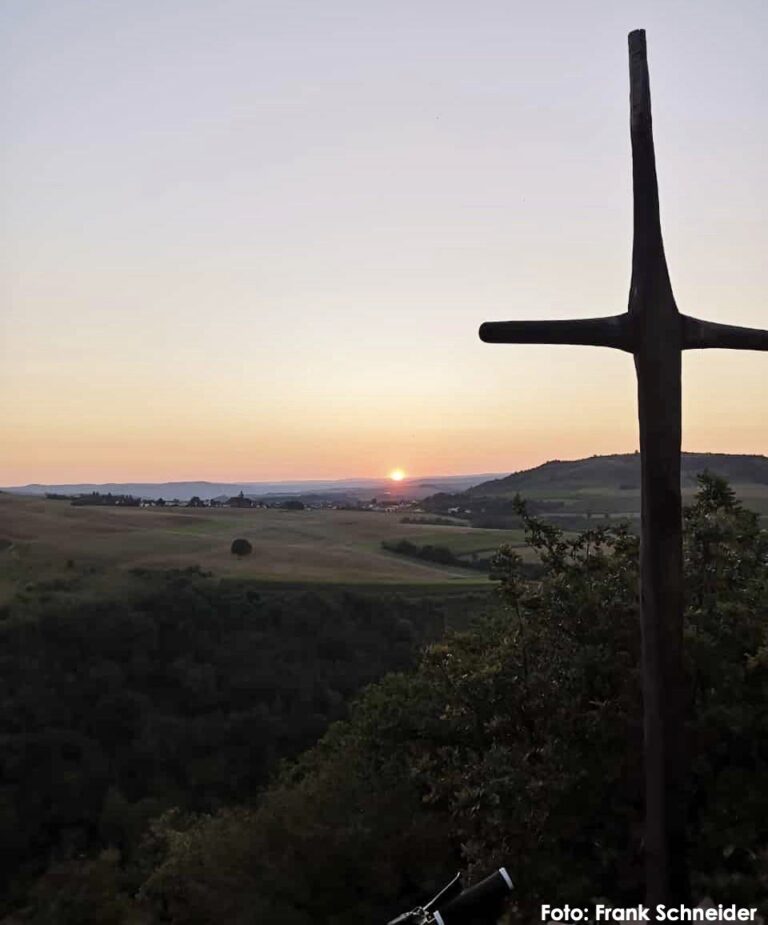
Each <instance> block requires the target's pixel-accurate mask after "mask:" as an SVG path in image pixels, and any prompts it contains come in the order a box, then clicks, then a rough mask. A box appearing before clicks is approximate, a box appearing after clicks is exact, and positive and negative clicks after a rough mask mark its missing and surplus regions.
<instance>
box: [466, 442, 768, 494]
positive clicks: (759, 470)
mask: <svg viewBox="0 0 768 925" xmlns="http://www.w3.org/2000/svg"><path fill="white" fill-rule="evenodd" d="M681 469H682V479H681V483H682V486H683V488H694V487H695V486H696V476H697V475H698V474H699V473H701V472H704V471H705V470H708V471H710V472H712V473H714V474H716V475H720V476H723V477H724V478H726V479H727V480H728V481H729V482H731V483H732V484H734V485H744V484H752V485H766V486H768V457H766V456H757V455H745V454H741V453H683V455H682V465H681ZM639 489H640V454H639V453H619V454H616V455H612V456H591V457H589V458H587V459H574V460H559V459H553V460H550V461H549V462H545V463H544V464H543V465H541V466H536V467H535V468H534V469H525V470H523V471H520V472H514V473H512V474H511V475H508V476H506V477H504V478H501V479H493V480H490V481H486V482H482V483H480V484H479V485H475V486H473V487H472V488H470V489H468V491H467V494H468V495H471V496H483V497H492V496H507V495H510V496H511V495H514V494H516V493H517V492H520V493H521V494H525V493H526V492H536V493H539V492H541V491H551V490H556V491H558V492H559V491H564V492H570V491H580V490H581V491H585V490H615V491H631V490H635V491H638V490H639Z"/></svg>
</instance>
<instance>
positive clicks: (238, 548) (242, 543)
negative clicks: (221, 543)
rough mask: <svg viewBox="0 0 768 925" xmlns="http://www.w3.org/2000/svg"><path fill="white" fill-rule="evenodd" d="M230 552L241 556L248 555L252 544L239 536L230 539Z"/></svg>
mask: <svg viewBox="0 0 768 925" xmlns="http://www.w3.org/2000/svg"><path fill="white" fill-rule="evenodd" d="M230 552H231V553H232V554H233V555H235V556H238V558H242V557H243V556H250V554H251V553H252V552H253V546H251V544H250V543H249V542H248V540H246V539H243V538H242V537H239V538H238V539H236V540H232V546H231V547H230Z"/></svg>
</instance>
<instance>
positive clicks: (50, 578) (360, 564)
mask: <svg viewBox="0 0 768 925" xmlns="http://www.w3.org/2000/svg"><path fill="white" fill-rule="evenodd" d="M236 537H245V538H246V539H247V540H249V542H250V543H251V544H252V546H253V552H252V554H251V555H249V556H246V557H244V558H242V559H238V558H237V557H236V556H234V555H232V553H231V552H230V545H231V543H232V540H233V539H235V538H236ZM399 539H408V540H410V541H411V542H413V543H417V544H419V545H427V544H433V545H442V546H447V547H448V548H450V549H451V550H452V551H453V552H454V553H455V554H456V555H457V556H471V555H472V554H473V553H477V554H487V553H488V552H489V551H491V550H493V549H495V548H497V547H498V546H499V545H501V544H502V543H505V542H507V543H511V544H512V545H517V546H521V547H522V543H523V537H522V534H521V532H520V531H515V530H482V529H476V528H475V529H473V528H470V527H466V526H461V525H456V526H436V525H434V524H405V523H401V515H399V514H395V513H378V512H362V511H335V510H304V511H283V510H274V509H268V510H261V509H244V510H239V509H227V508H213V509H195V508H166V509H162V508H127V507H126V508H120V507H87V506H86V507H74V506H72V505H71V504H69V503H68V502H67V501H54V500H48V499H44V498H39V497H33V496H20V495H11V494H5V493H4V494H0V602H1V601H3V600H7V599H8V598H9V597H10V595H11V594H12V593H13V592H14V591H15V590H17V589H19V588H23V587H24V586H25V585H26V584H28V583H30V582H34V583H39V582H41V581H42V582H45V581H47V582H53V583H56V582H58V583H61V582H67V581H70V580H72V579H73V577H74V576H76V575H83V574H84V573H87V574H88V585H89V587H94V588H96V587H98V585H99V583H100V582H101V583H103V585H104V586H105V588H106V587H107V586H109V587H111V588H112V589H114V587H115V582H118V583H119V582H120V581H121V580H125V581H129V580H130V572H131V571H132V570H134V569H141V568H146V569H165V568H187V567H189V566H195V565H196V566H200V567H201V568H202V569H205V570H207V571H211V572H213V573H214V575H218V576H221V577H238V578H246V579H255V580H262V581H268V582H290V583H294V582H308V583H315V582H329V583H364V584H406V585H411V584H413V585H422V584H440V585H471V584H475V585H476V584H483V585H487V582H488V579H487V577H486V575H484V574H482V573H478V572H474V571H471V570H469V569H462V568H451V567H447V566H441V565H437V564H434V563H429V562H422V561H418V560H414V559H410V558H407V557H404V556H400V555H397V554H395V553H392V552H388V551H386V550H384V549H382V547H381V543H382V541H384V540H387V541H391V540H399ZM521 552H525V550H524V549H522V548H521Z"/></svg>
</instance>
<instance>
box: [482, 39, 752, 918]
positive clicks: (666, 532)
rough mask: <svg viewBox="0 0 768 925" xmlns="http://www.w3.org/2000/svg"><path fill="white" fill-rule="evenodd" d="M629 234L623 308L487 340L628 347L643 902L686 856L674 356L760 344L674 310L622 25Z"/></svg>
mask: <svg viewBox="0 0 768 925" xmlns="http://www.w3.org/2000/svg"><path fill="white" fill-rule="evenodd" d="M629 83H630V132H631V139H632V188H633V197H634V239H633V247H632V279H631V282H630V292H629V307H628V311H627V312H625V313H624V314H622V315H615V316H612V317H609V318H588V319H581V320H573V321H502V322H490V323H486V324H483V325H482V326H481V327H480V338H481V339H482V340H483V341H485V342H487V343H528V344H530V343H544V344H588V345H592V346H600V347H613V348H616V349H619V350H624V351H626V352H629V353H632V354H633V355H634V359H635V370H636V374H637V395H638V417H639V424H640V459H641V463H640V465H641V495H642V500H641V543H640V628H641V640H642V644H641V654H642V656H641V657H642V688H643V730H644V767H645V837H644V852H645V885H646V900H647V902H648V903H649V905H652V906H655V905H656V904H657V903H670V902H686V901H687V900H688V899H689V884H688V870H687V864H686V822H687V806H686V800H685V784H686V749H685V731H686V729H685V727H686V697H685V676H684V670H683V645H682V643H683V553H682V499H681V492H680V448H681V355H682V351H683V350H689V349H694V348H708V347H729V348H734V349H741V350H768V331H760V330H754V329H750V328H741V327H735V326H732V325H723V324H715V323H712V322H708V321H700V320H698V319H696V318H690V317H688V316H686V315H682V314H680V312H679V311H678V309H677V305H676V304H675V299H674V296H673V294H672V286H671V284H670V281H669V273H668V271H667V263H666V258H665V256H664V244H663V240H662V235H661V224H660V220H659V194H658V184H657V179H656V160H655V154H654V147H653V127H652V121H651V97H650V87H649V79H648V61H647V51H646V41H645V31H644V30H636V31H634V32H631V33H630V34H629Z"/></svg>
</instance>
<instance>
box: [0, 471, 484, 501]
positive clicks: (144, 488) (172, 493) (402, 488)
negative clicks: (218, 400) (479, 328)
mask: <svg viewBox="0 0 768 925" xmlns="http://www.w3.org/2000/svg"><path fill="white" fill-rule="evenodd" d="M496 474H497V473H488V472H484V473H480V474H477V475H449V476H445V475H443V476H430V477H429V478H427V479H405V480H404V481H402V482H393V481H392V480H391V479H370V478H368V479H362V478H361V479H337V480H330V479H328V480H326V479H323V480H320V479H317V480H305V481H300V480H295V481H286V482H204V481H194V482H108V483H103V484H96V483H90V482H88V483H81V484H66V485H40V484H33V485H15V486H13V487H8V488H3V489H0V490H2V491H9V492H13V493H14V494H23V495H43V494H46V493H55V494H62V495H80V494H91V492H94V491H95V492H99V493H100V494H107V493H111V494H113V495H133V496H134V497H136V498H146V499H151V500H156V499H158V498H165V499H166V501H168V500H172V499H174V498H175V499H178V500H179V501H189V500H190V498H193V497H195V496H197V497H198V498H202V499H204V500H208V499H210V498H229V497H232V496H233V495H237V494H239V493H240V492H241V491H242V492H243V493H244V494H245V495H248V496H249V497H253V498H270V499H275V498H289V497H304V498H308V499H311V498H314V499H316V500H344V499H351V498H358V499H359V498H367V499H370V498H372V497H374V496H377V497H380V498H386V497H398V498H407V499H417V498H424V497H425V496H427V495H430V494H432V493H434V492H436V491H464V490H465V489H467V488H469V487H470V486H472V485H477V484H478V482H483V481H485V480H487V479H488V478H490V477H491V475H496Z"/></svg>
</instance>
